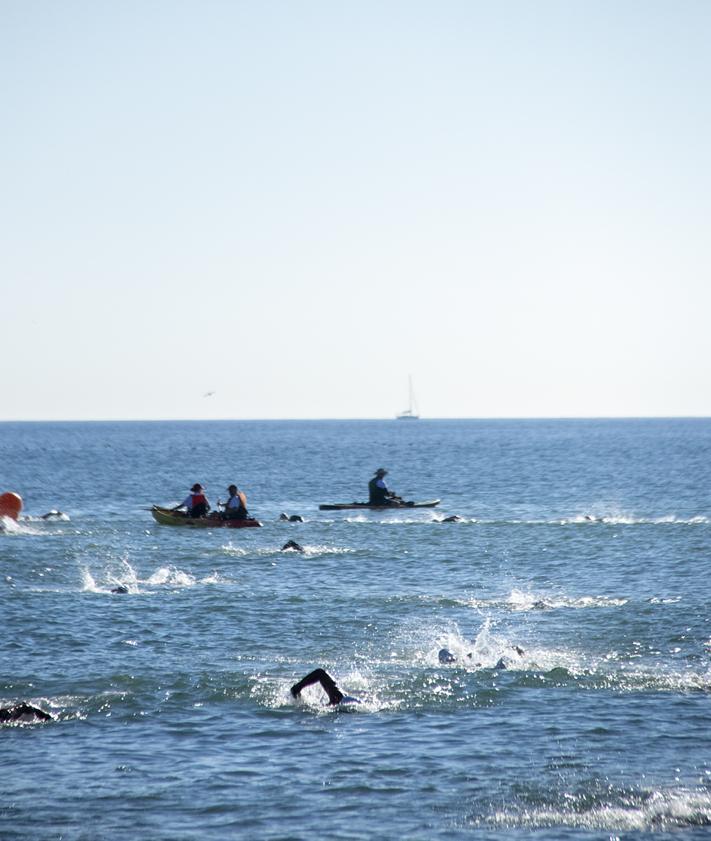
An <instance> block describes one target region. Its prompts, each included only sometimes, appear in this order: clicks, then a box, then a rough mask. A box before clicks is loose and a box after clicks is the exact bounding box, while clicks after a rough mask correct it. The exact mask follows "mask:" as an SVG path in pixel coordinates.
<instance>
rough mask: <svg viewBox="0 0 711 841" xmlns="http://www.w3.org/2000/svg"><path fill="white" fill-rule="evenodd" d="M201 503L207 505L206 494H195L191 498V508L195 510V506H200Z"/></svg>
mask: <svg viewBox="0 0 711 841" xmlns="http://www.w3.org/2000/svg"><path fill="white" fill-rule="evenodd" d="M201 502H204V503H206V504H207V500H206V499H205V495H204V494H193V495H192V496H191V497H190V507H191V508H195V506H196V505H200V503H201Z"/></svg>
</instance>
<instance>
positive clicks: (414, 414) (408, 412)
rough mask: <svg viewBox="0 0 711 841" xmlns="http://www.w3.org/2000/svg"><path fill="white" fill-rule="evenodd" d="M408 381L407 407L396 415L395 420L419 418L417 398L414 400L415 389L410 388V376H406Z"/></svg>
mask: <svg viewBox="0 0 711 841" xmlns="http://www.w3.org/2000/svg"><path fill="white" fill-rule="evenodd" d="M408 383H409V402H408V406H407V409H405V411H404V412H400V414H399V415H397V418H396V419H397V420H419V418H420V415H419V411H418V408H417V400H415V391H414V389H413V388H412V377H408Z"/></svg>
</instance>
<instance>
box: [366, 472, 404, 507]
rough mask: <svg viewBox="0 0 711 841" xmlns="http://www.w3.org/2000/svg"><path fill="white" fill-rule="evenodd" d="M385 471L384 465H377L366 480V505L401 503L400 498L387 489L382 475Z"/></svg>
mask: <svg viewBox="0 0 711 841" xmlns="http://www.w3.org/2000/svg"><path fill="white" fill-rule="evenodd" d="M387 473H388V471H387V470H386V469H385V468H384V467H379V468H378V469H377V470H376V471H375V475H374V476H373V478H372V479H371V480H370V482H368V505H402V502H403V500H402V498H401V497H399V496H398V495H397V494H396V493H393V492H392V491H390V490H388V487H387V485H386V484H385V481H384V479H383V477H384V476H386V475H387Z"/></svg>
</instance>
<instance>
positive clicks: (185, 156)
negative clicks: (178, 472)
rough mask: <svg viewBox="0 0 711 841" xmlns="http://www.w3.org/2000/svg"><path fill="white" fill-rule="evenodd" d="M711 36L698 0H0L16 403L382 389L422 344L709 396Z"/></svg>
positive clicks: (587, 380) (271, 407)
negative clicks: (77, 0) (245, 0)
mask: <svg viewBox="0 0 711 841" xmlns="http://www.w3.org/2000/svg"><path fill="white" fill-rule="evenodd" d="M710 43H711V3H709V2H706V0H668V1H667V2H657V1H656V0H614V1H613V2H608V1H607V0H589V2H581V1H580V0H565V2H557V1H556V0H540V2H532V1H531V0H525V1H524V0H521V1H520V2H513V1H512V0H497V2H493V0H492V1H491V2H486V3H485V2H477V0H466V1H465V0H461V1H460V0H438V2H434V0H431V1H430V2H418V0H407V2H396V0H378V1H377V2H370V1H369V0H357V2H356V0H353V2H337V1H335V2H334V1H332V2H325V0H324V2H321V1H320V0H304V2H299V0H289V2H286V0H283V1H282V2H273V0H253V2H239V0H231V2H222V1H221V0H220V1H219V2H218V0H182V2H181V0H171V1H170V2H168V0H141V2H132V0H122V2H113V0H112V1H111V2H108V0H86V1H85V2H73V0H61V2H54V0H51V1H50V0H47V1H46V2H34V0H16V1H15V0H0V90H1V96H0V107H1V108H2V126H3V128H2V132H0V176H1V177H0V183H1V185H2V186H1V187H0V197H1V198H0V294H1V296H2V297H1V300H2V304H1V306H2V310H1V313H2V315H1V318H2V322H1V324H2V329H1V332H0V352H1V353H2V359H3V366H2V370H3V373H2V388H1V390H0V419H71V418H97V419H101V418H203V417H204V418H209V417H220V418H279V417H285V418H298V417H392V416H393V415H394V414H395V413H396V412H397V411H399V410H401V409H403V408H405V406H406V399H407V376H408V374H410V373H411V374H412V375H413V378H414V382H415V387H416V391H417V396H418V400H419V403H420V408H421V410H422V414H423V415H424V416H428V417H492V416H494V417H502V416H513V417H515V416H602V415H686V414H690V415H711V395H710V393H709V383H710V377H709V365H710V362H711V330H710V329H709V326H708V321H709V318H710V316H709V313H710V312H711V271H710V269H711V236H710V231H709V226H710V222H711V168H710V167H709V155H710V154H711V152H710V151H709V150H711V113H710V112H711V96H709V83H710V81H711V50H710V49H709V44H710ZM209 391H214V392H215V394H214V395H212V396H211V397H204V396H203V395H204V394H205V393H206V392H209Z"/></svg>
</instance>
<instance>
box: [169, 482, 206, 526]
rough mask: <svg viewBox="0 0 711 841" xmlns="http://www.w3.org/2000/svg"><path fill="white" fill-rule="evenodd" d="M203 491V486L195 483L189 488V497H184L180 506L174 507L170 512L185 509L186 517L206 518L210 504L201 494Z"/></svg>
mask: <svg viewBox="0 0 711 841" xmlns="http://www.w3.org/2000/svg"><path fill="white" fill-rule="evenodd" d="M204 490H205V489H204V488H203V486H202V485H201V484H200V483H199V482H196V483H195V484H194V485H193V486H192V488H190V493H189V495H188V496H186V497H185V499H184V500H183V501H182V502H181V503H180V505H176V506H175V507H174V508H173V509H172V510H173V511H178V510H179V509H180V508H185V509H186V511H187V512H188V517H193V518H196V517H206V516H207V512H208V511H209V510H210V502H209V501H208V498H207V497H206V496H205V494H204V493H203V491H204Z"/></svg>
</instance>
